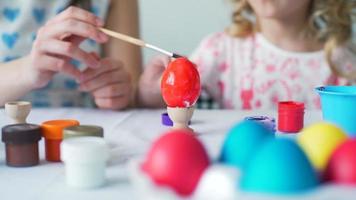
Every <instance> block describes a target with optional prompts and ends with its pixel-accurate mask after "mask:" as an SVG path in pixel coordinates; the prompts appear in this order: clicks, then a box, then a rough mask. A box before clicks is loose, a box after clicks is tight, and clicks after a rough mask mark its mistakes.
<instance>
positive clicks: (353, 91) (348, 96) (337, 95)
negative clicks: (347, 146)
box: [316, 86, 356, 137]
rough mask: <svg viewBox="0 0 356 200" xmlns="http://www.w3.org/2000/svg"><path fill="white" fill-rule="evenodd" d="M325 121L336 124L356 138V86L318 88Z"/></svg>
mask: <svg viewBox="0 0 356 200" xmlns="http://www.w3.org/2000/svg"><path fill="white" fill-rule="evenodd" d="M316 91H317V92H318V93H319V95H320V99H321V109H322V112H323V118H324V120H325V121H328V122H331V123H334V124H336V125H337V126H339V127H341V128H342V129H344V131H346V133H347V134H348V135H349V136H351V137H355V136H356V86H325V87H318V88H316Z"/></svg>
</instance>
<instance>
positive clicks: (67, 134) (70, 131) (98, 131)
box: [63, 125, 104, 139]
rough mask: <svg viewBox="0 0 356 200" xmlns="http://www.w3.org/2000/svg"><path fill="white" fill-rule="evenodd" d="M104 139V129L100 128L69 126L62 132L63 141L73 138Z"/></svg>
mask: <svg viewBox="0 0 356 200" xmlns="http://www.w3.org/2000/svg"><path fill="white" fill-rule="evenodd" d="M83 136H92V137H104V129H103V128H102V127H100V126H89V125H80V126H70V127H67V128H65V129H64V130H63V139H68V138H74V137H83Z"/></svg>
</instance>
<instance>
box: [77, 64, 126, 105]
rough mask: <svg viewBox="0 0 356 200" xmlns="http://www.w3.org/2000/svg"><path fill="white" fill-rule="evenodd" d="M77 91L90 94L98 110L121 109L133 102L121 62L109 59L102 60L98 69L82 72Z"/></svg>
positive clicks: (88, 69)
mask: <svg viewBox="0 0 356 200" xmlns="http://www.w3.org/2000/svg"><path fill="white" fill-rule="evenodd" d="M79 89H80V90H81V91H85V92H90V93H91V94H92V95H93V97H94V99H95V103H96V105H97V106H98V107H99V108H104V109H122V108H125V107H127V106H128V105H129V103H130V101H131V100H133V99H132V97H133V95H132V92H133V87H132V82H131V76H130V74H129V73H128V72H127V71H126V69H125V68H124V65H123V64H122V63H121V62H119V61H116V60H113V59H111V58H104V59H102V60H101V61H100V64H99V68H96V69H92V68H87V69H86V70H84V71H83V74H82V75H81V76H80V87H79Z"/></svg>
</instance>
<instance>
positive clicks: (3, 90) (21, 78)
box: [0, 57, 33, 106]
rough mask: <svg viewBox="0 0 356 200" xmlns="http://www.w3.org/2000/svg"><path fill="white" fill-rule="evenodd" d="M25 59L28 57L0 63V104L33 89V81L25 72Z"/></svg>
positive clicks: (15, 98)
mask: <svg viewBox="0 0 356 200" xmlns="http://www.w3.org/2000/svg"><path fill="white" fill-rule="evenodd" d="M26 61H28V57H23V58H21V59H17V60H15V61H12V62H7V63H0V74H1V79H0V94H1V95H0V106H3V105H5V103H6V102H8V101H14V100H17V99H18V98H19V97H21V96H24V95H25V94H26V93H28V92H29V91H31V90H32V89H33V83H32V81H31V80H30V78H29V76H28V75H27V74H26V70H25V68H26V63H27V62H26Z"/></svg>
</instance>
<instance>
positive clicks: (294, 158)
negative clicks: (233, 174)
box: [239, 138, 319, 194]
mask: <svg viewBox="0 0 356 200" xmlns="http://www.w3.org/2000/svg"><path fill="white" fill-rule="evenodd" d="M318 182H319V181H318V178H317V174H316V172H315V171H314V169H313V167H312V165H311V163H310V162H309V160H308V159H307V157H306V155H305V154H304V152H303V151H302V150H301V149H300V147H299V146H298V145H297V144H296V143H295V142H294V141H292V140H289V139H281V138H279V139H273V140H268V141H267V142H266V143H264V144H263V146H262V147H261V148H260V150H259V151H258V152H257V153H256V154H255V155H254V157H253V158H252V159H251V161H250V162H249V163H248V165H247V166H246V168H245V171H244V172H243V175H242V177H241V182H240V183H239V184H240V187H241V189H243V190H245V191H251V192H266V193H275V194H290V193H298V192H303V191H306V190H310V189H313V188H314V187H316V186H317V185H318Z"/></svg>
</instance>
